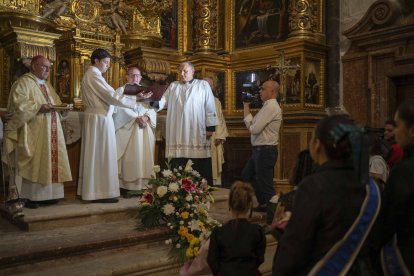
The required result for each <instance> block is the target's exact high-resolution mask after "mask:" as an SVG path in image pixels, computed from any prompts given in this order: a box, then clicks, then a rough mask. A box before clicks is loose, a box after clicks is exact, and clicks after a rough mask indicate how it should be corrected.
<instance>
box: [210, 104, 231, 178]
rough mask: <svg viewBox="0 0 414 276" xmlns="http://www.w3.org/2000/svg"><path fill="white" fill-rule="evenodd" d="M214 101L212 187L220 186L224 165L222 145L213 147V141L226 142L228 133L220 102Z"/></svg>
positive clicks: (212, 144)
mask: <svg viewBox="0 0 414 276" xmlns="http://www.w3.org/2000/svg"><path fill="white" fill-rule="evenodd" d="M214 101H215V105H216V112H217V120H218V125H217V126H216V131H215V132H214V133H213V136H212V137H211V163H212V170H213V183H214V185H220V184H222V183H221V172H222V171H223V170H222V168H223V163H224V151H223V143H220V144H218V145H215V143H214V141H215V140H216V139H220V140H226V137H227V136H229V133H228V131H227V126H226V121H225V120H224V116H223V111H222V109H221V103H220V100H219V99H218V98H214Z"/></svg>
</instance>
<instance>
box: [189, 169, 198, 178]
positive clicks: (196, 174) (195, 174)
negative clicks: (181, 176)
mask: <svg viewBox="0 0 414 276" xmlns="http://www.w3.org/2000/svg"><path fill="white" fill-rule="evenodd" d="M191 174H192V175H194V176H197V177H199V176H200V173H199V172H198V171H196V170H193V171H192V172H191Z"/></svg>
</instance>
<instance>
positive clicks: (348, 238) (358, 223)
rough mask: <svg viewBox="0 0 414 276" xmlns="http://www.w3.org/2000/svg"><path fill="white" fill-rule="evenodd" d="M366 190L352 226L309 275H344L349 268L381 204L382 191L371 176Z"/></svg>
mask: <svg viewBox="0 0 414 276" xmlns="http://www.w3.org/2000/svg"><path fill="white" fill-rule="evenodd" d="M366 190H367V193H366V196H365V199H364V202H363V204H362V207H361V211H360V213H359V215H358V217H357V218H356V220H355V221H354V223H353V224H352V226H351V228H350V229H349V230H348V232H347V233H346V234H345V236H344V237H343V238H342V239H341V240H340V241H338V242H337V243H336V244H335V245H334V246H333V247H332V248H331V249H330V250H329V251H328V253H326V255H325V256H324V257H323V258H322V259H321V260H320V261H319V262H318V263H316V265H315V266H314V267H313V268H312V270H311V271H310V272H309V275H344V274H346V272H347V271H348V270H349V268H350V267H351V265H352V264H353V262H354V260H355V258H356V257H357V255H358V253H359V251H360V249H361V247H362V244H363V243H364V241H365V239H366V237H367V236H368V233H369V231H370V230H371V227H372V225H373V224H374V222H375V219H376V218H377V215H378V212H379V209H380V206H381V198H380V192H379V189H378V187H377V185H376V183H375V181H374V180H373V179H372V178H369V182H368V185H366Z"/></svg>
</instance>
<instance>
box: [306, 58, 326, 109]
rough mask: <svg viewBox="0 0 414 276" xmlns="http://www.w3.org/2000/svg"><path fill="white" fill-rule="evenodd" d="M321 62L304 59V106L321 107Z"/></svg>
mask: <svg viewBox="0 0 414 276" xmlns="http://www.w3.org/2000/svg"><path fill="white" fill-rule="evenodd" d="M321 73H322V72H321V60H319V59H306V62H305V68H304V74H305V75H304V79H305V81H304V101H305V105H306V106H314V105H316V106H319V105H322V104H323V102H322V96H323V86H322V74H321Z"/></svg>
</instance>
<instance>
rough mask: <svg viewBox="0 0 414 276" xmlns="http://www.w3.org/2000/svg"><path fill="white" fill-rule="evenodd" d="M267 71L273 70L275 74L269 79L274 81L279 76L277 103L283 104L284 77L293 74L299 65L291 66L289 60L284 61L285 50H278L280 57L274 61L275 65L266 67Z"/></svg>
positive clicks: (284, 94) (284, 91)
mask: <svg viewBox="0 0 414 276" xmlns="http://www.w3.org/2000/svg"><path fill="white" fill-rule="evenodd" d="M266 69H267V70H271V69H274V70H275V72H274V73H273V74H272V75H271V76H270V78H271V79H273V80H275V79H276V76H277V75H279V86H280V90H279V94H280V96H279V102H281V103H284V102H285V101H286V99H285V97H286V75H287V74H289V73H290V74H292V73H293V74H295V73H296V70H297V69H300V65H299V64H296V65H291V64H290V60H286V59H285V49H281V50H280V56H279V58H278V59H277V60H276V65H274V66H272V65H268V66H267V67H266Z"/></svg>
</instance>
